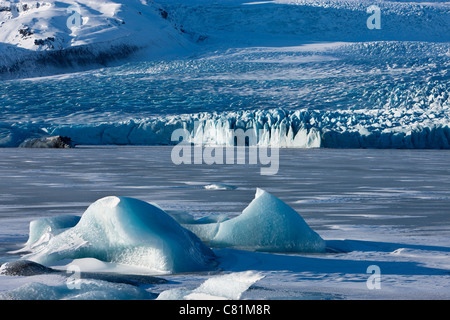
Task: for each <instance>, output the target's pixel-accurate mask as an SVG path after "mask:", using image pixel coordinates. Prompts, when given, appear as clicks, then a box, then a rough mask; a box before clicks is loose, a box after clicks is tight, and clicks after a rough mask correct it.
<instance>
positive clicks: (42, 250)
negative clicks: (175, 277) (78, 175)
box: [24, 197, 214, 273]
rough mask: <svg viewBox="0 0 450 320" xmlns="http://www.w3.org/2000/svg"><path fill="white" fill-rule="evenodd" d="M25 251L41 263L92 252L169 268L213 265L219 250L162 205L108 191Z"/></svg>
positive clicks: (135, 263)
mask: <svg viewBox="0 0 450 320" xmlns="http://www.w3.org/2000/svg"><path fill="white" fill-rule="evenodd" d="M31 247H33V245H31ZM24 257H25V258H26V259H29V260H32V261H36V262H38V263H41V264H51V263H55V262H57V261H59V260H64V259H79V258H88V257H91V258H96V259H99V260H102V261H110V262H115V263H121V264H128V265H132V266H139V267H145V268H148V270H149V272H150V271H154V272H169V273H170V272H187V271H198V270H206V269H209V268H211V267H212V266H213V261H212V259H213V257H214V254H213V253H212V251H211V250H210V249H209V248H208V247H206V246H205V245H204V244H203V243H202V242H201V241H200V240H199V239H198V238H197V237H196V236H195V235H194V234H192V233H191V232H190V231H188V230H186V229H184V228H183V227H181V226H180V225H179V224H178V223H177V222H176V221H175V220H173V219H172V218H171V217H170V216H169V215H167V214H166V213H165V212H164V211H162V210H161V209H159V208H157V207H155V206H153V205H151V204H148V203H146V202H143V201H140V200H137V199H132V198H126V197H106V198H103V199H100V200H98V201H96V202H95V203H93V204H92V205H91V206H89V208H88V209H87V210H86V212H85V213H84V214H83V216H82V217H81V219H80V221H79V222H78V223H77V224H76V225H75V226H74V227H73V228H70V229H68V230H66V231H64V232H62V233H60V234H59V235H57V236H54V237H52V238H51V239H50V240H49V241H48V242H47V243H44V244H43V245H40V246H37V247H36V248H33V252H32V253H31V254H29V255H25V256H24Z"/></svg>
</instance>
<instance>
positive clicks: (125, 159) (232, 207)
mask: <svg viewBox="0 0 450 320" xmlns="http://www.w3.org/2000/svg"><path fill="white" fill-rule="evenodd" d="M281 151H282V152H280V162H281V163H282V165H281V166H280V171H279V173H278V174H277V175H276V176H274V177H266V176H260V175H259V174H258V172H259V168H257V167H254V168H253V167H252V166H248V165H233V166H215V167H212V168H205V167H203V166H189V170H187V168H188V167H187V166H176V165H174V164H171V163H170V154H171V148H170V147H162V146H158V147H135V146H123V147H117V146H102V147H82V148H79V149H77V148H75V149H67V150H53V149H3V150H2V157H1V159H0V173H1V176H2V179H1V180H0V189H1V190H3V191H4V193H3V196H0V198H1V199H0V200H1V203H0V212H1V215H0V226H1V227H0V239H1V243H2V244H1V246H0V261H1V263H2V264H3V263H5V262H6V261H14V260H17V259H20V256H19V255H17V254H15V255H14V254H13V255H12V254H10V253H7V251H9V250H13V249H15V248H17V247H18V246H19V245H20V244H23V243H24V242H26V240H27V236H28V232H29V231H28V226H29V222H30V221H31V220H36V218H37V217H52V216H61V215H63V214H67V215H75V214H80V213H82V212H83V211H84V210H85V208H86V207H87V206H88V205H89V202H94V201H96V200H97V199H98V198H99V197H103V196H107V195H110V194H111V192H113V191H114V193H116V194H121V195H124V196H127V197H133V198H138V199H142V200H145V201H147V202H150V201H155V202H157V203H158V204H159V206H161V207H162V208H163V209H164V210H165V211H166V212H168V213H170V214H172V213H173V212H177V213H180V216H179V217H178V218H180V222H179V223H185V222H189V223H191V224H192V223H193V222H194V221H197V225H198V226H201V222H203V223H216V222H223V221H225V220H227V219H229V220H232V219H233V217H235V216H237V215H238V214H239V213H241V212H242V210H243V209H244V208H245V207H246V206H247V205H248V203H249V199H252V198H253V197H254V195H255V187H256V186H261V187H262V188H263V189H264V190H267V191H269V192H270V193H272V194H273V195H276V196H277V197H279V198H280V199H282V200H283V202H285V203H286V204H289V206H291V207H292V208H293V209H295V210H296V211H297V212H299V213H301V216H302V217H303V218H304V220H305V221H307V223H308V225H309V226H310V227H311V228H312V229H313V230H315V231H317V232H318V233H319V234H320V236H321V237H322V238H323V239H324V240H325V242H326V245H327V247H333V248H335V249H336V252H334V253H328V252H326V253H321V254H309V253H295V254H283V253H268V252H256V251H248V250H247V251H244V250H239V249H234V248H220V249H219V248H214V249H213V252H214V254H215V256H216V257H217V258H216V261H217V262H218V265H217V268H216V269H215V270H214V271H212V272H190V273H174V274H170V275H164V276H163V277H164V278H165V279H167V280H168V281H167V282H166V283H160V284H151V285H148V284H146V283H142V284H141V285H140V286H139V288H138V289H139V290H136V286H130V285H126V283H118V282H117V281H116V280H117V279H118V278H120V280H121V281H123V280H126V279H128V280H129V282H134V281H135V280H137V278H131V277H129V275H130V274H131V275H132V274H140V275H141V274H148V268H147V269H146V268H144V267H139V266H134V265H133V266H131V265H126V264H119V263H111V262H106V261H102V260H100V259H95V258H92V257H91V258H80V259H74V260H68V261H59V262H57V263H58V266H56V265H51V267H52V269H56V270H59V271H60V272H59V273H51V274H41V275H37V276H29V277H24V276H6V275H1V276H0V294H1V298H3V299H8V298H17V299H27V298H29V299H32V298H34V297H42V298H44V297H47V298H48V299H76V298H77V297H79V298H80V299H81V298H82V297H83V296H84V294H83V293H87V291H89V290H92V291H91V292H92V294H91V296H90V297H91V298H92V299H102V297H103V298H110V299H114V297H118V298H121V299H132V298H133V297H141V298H143V299H154V298H155V297H156V296H157V295H158V294H159V293H163V292H165V291H168V290H173V291H172V292H171V294H174V295H173V296H172V297H168V298H175V294H177V293H178V297H179V298H180V299H182V298H184V297H185V296H187V295H189V294H190V293H192V292H193V290H196V288H199V287H201V286H202V284H203V283H205V282H206V281H207V280H208V279H210V278H217V277H220V276H222V275H226V274H233V273H237V274H238V273H241V272H247V271H252V272H254V273H257V274H260V275H263V276H264V278H262V279H260V280H258V282H256V283H255V285H253V286H251V287H250V288H249V289H248V290H246V291H244V292H242V294H241V296H240V299H359V300H360V299H448V298H449V297H450V292H449V290H448V288H449V286H450V275H449V273H448V272H449V266H450V240H449V239H450V236H449V234H450V227H449V225H450V224H449V216H448V213H447V212H448V210H447V208H448V207H449V203H450V192H449V190H450V188H449V185H450V179H448V172H447V167H448V165H447V163H448V157H449V151H446V150H423V151H417V150H363V149H358V150H335V149H307V150H305V149H283V150H281ZM55 154H58V155H60V156H59V157H55ZM124 168H126V171H127V172H126V174H124V171H123V170H124ZM418 168H420V170H418ZM219 182H222V183H224V184H227V185H234V186H237V187H238V188H237V189H235V190H224V191H211V190H207V189H204V188H203V186H205V185H208V184H216V183H219ZM12 186H14V187H12ZM36 186H39V192H30V188H35V187H36ZM80 199H83V201H84V202H80ZM309 200H311V201H309ZM181 212H185V213H186V214H184V215H183V216H181V215H182V214H181ZM187 213H189V216H188V214H187ZM424 216H425V217H424ZM375 217H378V218H375ZM193 220H194V221H193ZM183 221H184V222H183ZM36 230H37V229H36ZM53 230H56V229H55V228H54V229H53ZM338 249H339V250H338ZM370 265H378V266H379V267H380V269H381V289H380V290H369V289H368V288H367V286H366V281H367V280H368V279H369V277H370V276H371V274H368V273H367V272H366V270H367V268H368V266H370ZM76 267H79V268H80V271H81V272H86V273H88V272H91V273H102V272H109V273H111V274H114V277H112V275H111V277H104V278H101V279H103V281H100V280H101V279H100V278H95V279H92V278H89V279H84V278H83V279H82V280H83V281H90V283H91V284H92V285H91V286H90V287H84V285H83V283H85V282H82V285H81V288H80V290H76V289H75V290H69V288H68V287H67V279H68V277H67V276H70V275H72V274H69V273H66V272H65V270H66V269H69V270H70V269H71V270H73V269H74V268H76ZM106 279H108V281H106ZM109 280H114V281H116V282H112V281H109ZM32 283H35V284H32ZM218 283H219V282H218ZM21 287H22V288H21ZM18 288H21V289H20V290H19V289H18ZM121 289H123V290H124V291H123V290H121ZM141 289H145V291H147V292H150V294H149V295H147V294H145V293H144V292H143V291H142V290H141ZM212 289H213V288H212V287H211V291H208V292H206V293H208V294H210V295H211V296H215V297H223V295H222V293H221V292H220V290H221V288H220V287H216V288H215V291H214V292H212ZM224 289H225V288H224ZM11 291H13V294H11ZM19 291H20V294H19ZM127 292H128V294H126V293H127ZM152 292H153V293H154V294H151V293H152ZM203 292H204V291H203ZM122 293H123V294H122ZM169 293H170V292H166V293H165V294H169ZM204 293H205V292H204ZM78 294H80V295H78ZM142 294H145V295H142ZM87 296H88V295H86V296H84V297H87ZM162 297H163V296H162ZM162 297H161V298H162ZM194 297H195V296H194Z"/></svg>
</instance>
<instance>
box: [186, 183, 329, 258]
mask: <svg viewBox="0 0 450 320" xmlns="http://www.w3.org/2000/svg"><path fill="white" fill-rule="evenodd" d="M185 226H186V227H187V228H189V229H190V230H191V231H193V232H194V233H197V235H198V236H199V237H200V238H201V239H202V240H204V241H206V242H207V243H208V244H209V245H211V246H213V247H236V248H242V249H247V250H256V251H269V252H324V251H325V241H324V240H323V239H322V238H321V237H320V236H319V235H318V234H317V233H316V232H315V231H313V230H312V229H311V228H310V227H309V226H308V225H307V223H306V222H305V220H303V218H302V217H301V216H300V215H299V214H298V213H297V212H296V211H295V210H294V209H292V208H291V207H289V206H288V205H287V204H285V203H284V202H283V201H281V200H280V199H278V198H277V197H275V196H273V195H271V194H270V193H268V192H266V191H264V190H262V189H257V191H256V196H255V199H254V200H253V201H252V202H251V203H250V204H249V205H248V206H247V208H245V209H244V210H243V211H242V214H241V215H239V216H237V217H235V218H232V219H229V220H225V221H223V222H220V221H219V222H217V223H209V224H204V223H202V224H186V225H185Z"/></svg>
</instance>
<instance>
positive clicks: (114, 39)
mask: <svg viewBox="0 0 450 320" xmlns="http://www.w3.org/2000/svg"><path fill="white" fill-rule="evenodd" d="M187 38H188V37H186V35H185V34H184V32H183V31H182V30H180V27H178V26H176V25H174V24H173V23H171V22H170V21H169V20H168V19H167V12H166V11H164V10H163V9H162V8H161V7H160V6H158V5H156V4H155V3H153V2H151V1H144V0H142V1H139V0H127V1H117V0H101V1H92V0H79V1H72V0H62V1H55V0H48V1H3V2H0V76H3V77H4V78H8V77H14V75H17V74H19V75H22V76H29V75H33V74H37V75H45V74H52V73H57V72H58V71H57V69H59V70H60V69H61V68H62V69H64V68H66V69H67V68H71V67H74V66H77V67H81V68H83V67H87V66H92V65H106V64H108V63H111V62H113V61H117V60H121V59H123V58H128V57H129V56H130V55H132V54H134V53H136V52H138V51H141V50H142V49H149V50H148V51H146V55H147V56H161V55H163V54H168V53H170V52H173V51H174V50H175V51H176V50H180V49H182V48H183V47H186V46H187V45H188V43H189V42H188V40H187ZM43 68H44V70H43ZM52 69H53V72H52Z"/></svg>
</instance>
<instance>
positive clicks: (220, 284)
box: [157, 271, 264, 300]
mask: <svg viewBox="0 0 450 320" xmlns="http://www.w3.org/2000/svg"><path fill="white" fill-rule="evenodd" d="M262 278H264V275H262V274H261V273H259V272H255V271H243V272H233V273H229V274H224V275H219V276H213V277H211V278H209V279H208V280H206V281H205V282H203V283H202V284H201V285H200V286H199V287H197V288H195V289H194V290H186V289H171V290H166V291H163V292H161V293H160V295H159V296H158V298H157V299H158V300H182V299H184V300H224V299H230V300H239V299H240V297H241V295H242V294H243V293H244V292H245V291H246V290H247V289H248V288H249V287H250V286H251V285H253V284H254V283H255V282H257V281H259V280H261V279H262Z"/></svg>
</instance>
